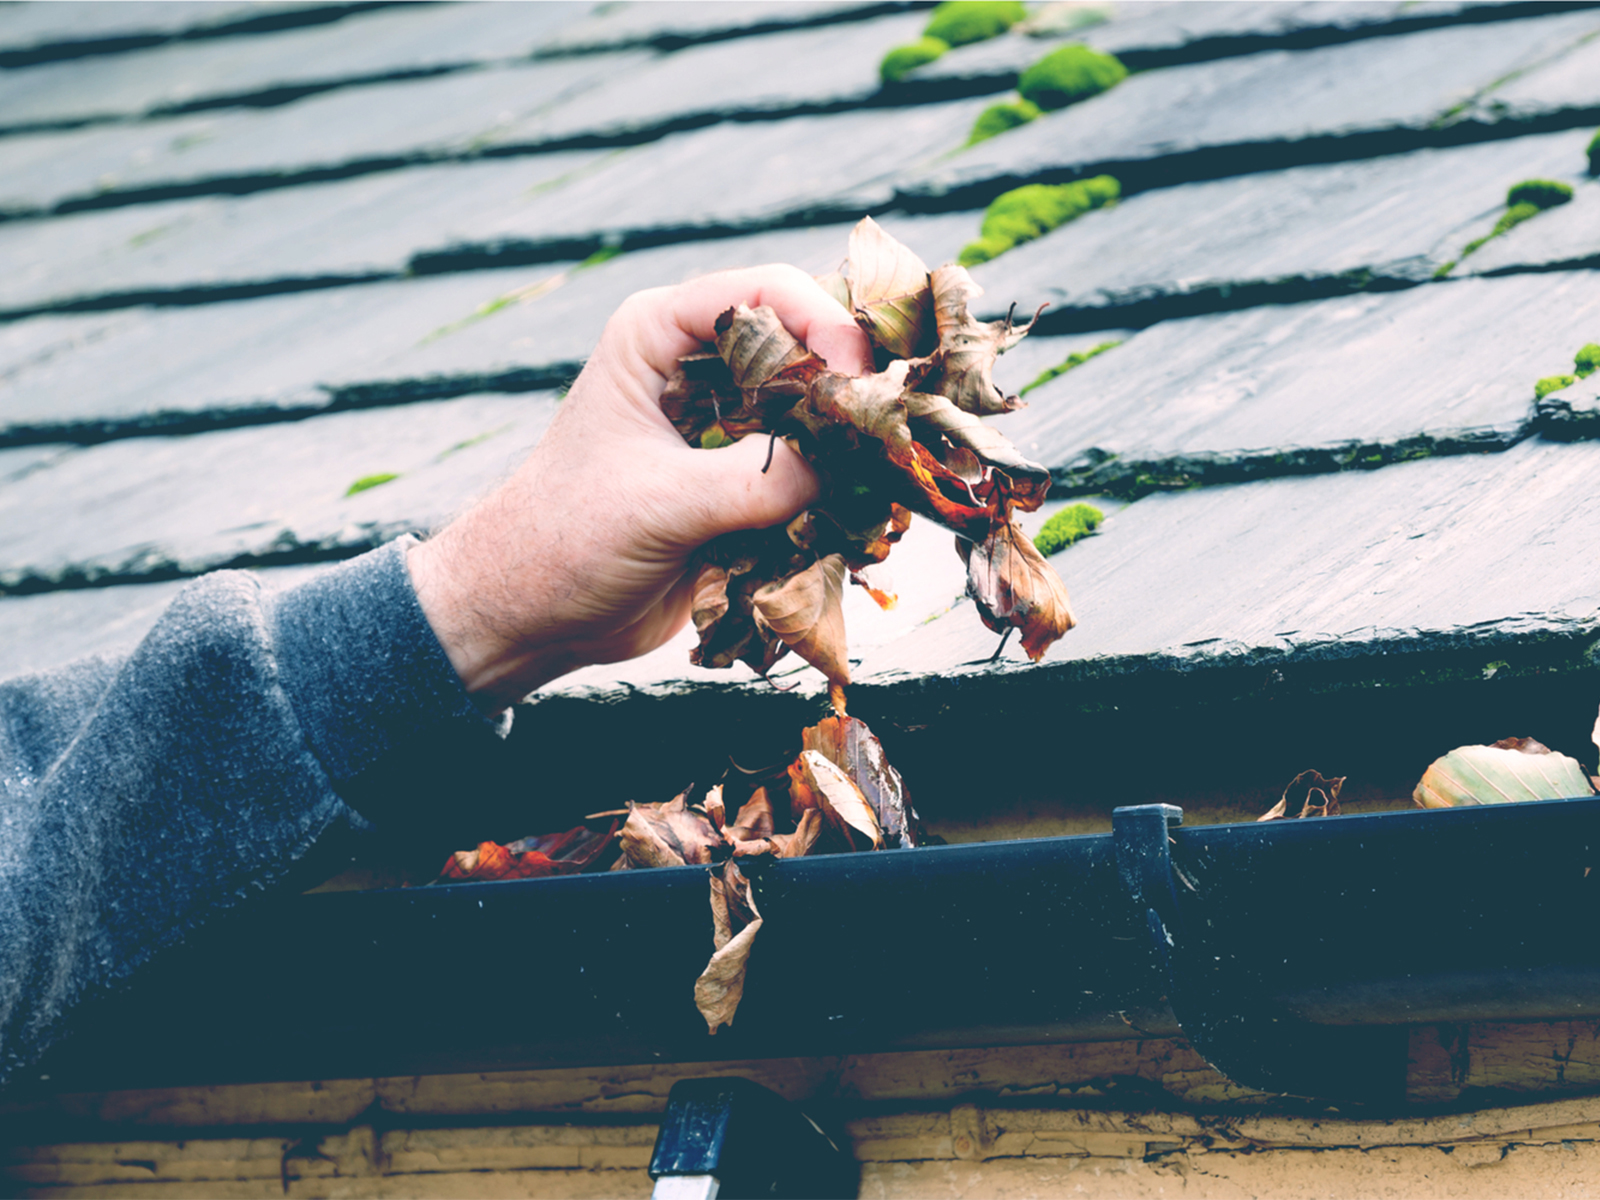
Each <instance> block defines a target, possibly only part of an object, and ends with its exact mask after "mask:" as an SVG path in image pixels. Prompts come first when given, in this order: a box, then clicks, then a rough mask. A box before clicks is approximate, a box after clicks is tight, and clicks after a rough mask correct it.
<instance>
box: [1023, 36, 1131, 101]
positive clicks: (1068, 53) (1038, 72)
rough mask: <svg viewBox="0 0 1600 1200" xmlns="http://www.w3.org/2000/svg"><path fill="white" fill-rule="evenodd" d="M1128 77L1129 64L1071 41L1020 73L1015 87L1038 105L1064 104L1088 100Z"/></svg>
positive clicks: (1025, 97) (1024, 96)
mask: <svg viewBox="0 0 1600 1200" xmlns="http://www.w3.org/2000/svg"><path fill="white" fill-rule="evenodd" d="M1127 77H1128V68H1127V67H1125V66H1123V65H1122V63H1121V62H1120V61H1119V60H1118V59H1117V58H1116V57H1114V56H1113V55H1110V54H1102V53H1100V51H1098V50H1091V49H1089V47H1087V46H1085V45H1083V44H1081V43H1079V42H1074V43H1072V44H1071V45H1070V46H1062V47H1061V48H1060V49H1059V50H1053V51H1051V52H1050V53H1049V54H1047V55H1045V56H1044V57H1043V58H1041V59H1040V60H1039V61H1038V62H1036V63H1034V64H1033V66H1031V67H1029V68H1028V69H1027V70H1026V71H1024V72H1023V73H1022V78H1021V79H1020V80H1018V81H1017V90H1018V91H1019V92H1021V93H1022V95H1023V98H1024V99H1026V100H1031V101H1033V103H1035V104H1037V105H1038V106H1039V107H1040V108H1042V109H1045V110H1046V111H1049V110H1051V109H1057V108H1065V107H1066V106H1067V105H1069V104H1073V103H1075V102H1077V101H1079V100H1087V99H1088V98H1089V97H1090V96H1094V95H1098V94H1099V93H1101V92H1103V91H1105V90H1106V89H1107V88H1111V87H1115V86H1116V85H1117V84H1119V83H1121V82H1122V81H1123V80H1124V79H1126V78H1127Z"/></svg>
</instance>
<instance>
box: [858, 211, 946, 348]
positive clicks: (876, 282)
mask: <svg viewBox="0 0 1600 1200" xmlns="http://www.w3.org/2000/svg"><path fill="white" fill-rule="evenodd" d="M850 302H851V304H852V306H853V307H854V310H855V315H856V321H857V322H858V323H859V324H860V325H861V328H862V329H864V330H865V331H866V333H867V336H868V337H870V338H871V339H872V340H873V342H875V343H876V344H877V345H879V346H882V347H883V348H884V349H885V350H887V351H888V352H889V353H890V354H891V355H893V356H894V357H895V358H910V357H912V356H913V355H915V354H916V353H917V350H918V347H919V345H920V344H921V342H922V340H923V337H924V335H925V333H926V331H927V326H928V315H929V309H930V308H931V306H932V303H933V294H932V292H931V291H930V290H929V287H928V268H927V266H926V264H924V263H923V261H922V260H921V259H920V258H918V257H917V256H916V255H915V254H913V253H912V252H911V251H910V250H908V249H907V248H906V247H905V246H903V245H901V244H900V243H899V242H897V241H896V240H895V239H894V238H892V237H890V236H889V235H888V234H887V233H885V232H884V231H883V229H882V228H881V227H880V226H879V225H878V223H877V222H876V221H874V220H873V219H872V218H871V217H862V218H861V221H860V222H859V223H858V224H857V225H856V227H855V228H854V229H852V230H851V231H850Z"/></svg>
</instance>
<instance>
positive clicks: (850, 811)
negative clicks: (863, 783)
mask: <svg viewBox="0 0 1600 1200" xmlns="http://www.w3.org/2000/svg"><path fill="white" fill-rule="evenodd" d="M789 795H790V801H791V803H792V804H797V805H802V806H803V807H804V808H816V809H820V810H821V812H822V816H823V819H824V820H826V821H827V822H828V823H829V824H830V825H833V826H834V827H835V828H836V829H839V831H840V832H841V833H843V832H844V827H846V826H848V827H849V828H850V829H854V830H855V831H856V832H858V833H860V834H861V835H862V836H863V837H865V838H866V839H867V841H868V842H870V843H871V845H872V848H873V849H874V850H881V849H882V848H883V829H882V827H881V826H880V825H879V823H878V814H877V813H876V812H874V811H873V808H872V805H871V804H870V803H869V802H868V800H867V798H866V796H864V795H863V794H862V792H861V789H860V788H859V787H857V786H856V784H855V783H854V781H852V780H851V778H850V777H849V776H848V775H846V774H845V773H844V771H843V770H841V769H840V768H839V767H837V766H835V765H834V764H833V763H832V762H830V761H829V760H828V759H827V758H826V757H825V756H824V755H822V754H821V753H819V752H818V751H816V750H802V751H800V757H798V758H797V759H795V760H794V764H793V765H792V766H791V767H790V768H789ZM847 836H848V835H847Z"/></svg>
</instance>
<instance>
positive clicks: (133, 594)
mask: <svg viewBox="0 0 1600 1200" xmlns="http://www.w3.org/2000/svg"><path fill="white" fill-rule="evenodd" d="M325 569H326V568H325V567H324V566H321V565H316V566H303V567H270V568H267V569H265V570H261V571H258V572H257V574H259V575H260V576H261V577H262V579H263V580H264V581H266V583H267V584H268V586H270V587H273V588H283V587H292V586H293V585H294V584H296V583H299V582H300V581H302V580H304V579H305V578H307V577H309V576H310V575H313V574H315V573H316V572H317V571H321V570H325ZM187 582H188V580H184V579H172V580H167V581H165V582H162V583H133V584H124V585H123V586H120V587H90V588H69V589H67V590H66V591H58V592H43V593H40V594H39V595H36V596H7V597H5V598H4V599H0V679H9V678H10V677H11V676H13V675H21V674H24V673H26V672H30V671H46V670H49V669H50V668H51V667H55V666H59V665H60V664H62V663H66V662H71V661H72V660H73V659H76V658H83V657H86V656H88V655H91V654H105V655H116V654H119V653H123V652H125V651H127V650H128V649H129V648H130V647H132V646H133V645H135V644H136V643H137V642H138V641H139V639H140V638H141V637H143V636H144V635H145V634H146V633H147V632H148V631H149V629H150V626H152V625H154V624H155V623H156V619H157V618H158V617H160V616H161V613H162V612H163V610H165V609H166V607H167V605H168V604H170V603H171V602H172V598H173V597H174V596H176V595H177V594H178V592H179V590H180V589H182V588H183V586H184V585H185V584H186V583H187Z"/></svg>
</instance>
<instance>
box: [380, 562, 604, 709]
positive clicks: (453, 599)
mask: <svg viewBox="0 0 1600 1200" xmlns="http://www.w3.org/2000/svg"><path fill="white" fill-rule="evenodd" d="M454 542H455V539H453V538H451V537H449V536H448V531H447V533H446V534H445V535H441V536H440V537H437V538H431V539H429V540H426V541H419V542H417V543H416V544H414V545H412V546H411V547H410V549H409V550H408V552H407V554H406V567H407V569H408V570H409V572H410V575H411V585H412V588H413V590H414V591H415V592H416V595H417V603H418V604H419V605H420V606H421V608H422V612H423V615H424V616H425V617H426V618H427V619H428V624H429V626H430V627H431V628H432V629H433V633H434V636H435V637H436V638H438V640H439V645H440V646H441V647H442V648H443V649H444V652H445V656H446V657H447V658H448V659H449V660H450V665H451V667H452V668H454V670H455V672H456V675H457V677H458V678H459V679H460V680H461V685H462V687H464V688H465V689H466V691H467V694H468V695H469V696H471V697H472V698H473V700H474V701H475V702H476V703H477V704H478V705H479V706H480V707H481V708H482V709H483V710H484V711H485V712H487V713H491V714H492V713H495V712H498V711H500V710H501V709H504V708H506V707H508V706H510V705H512V704H515V703H516V702H517V701H518V700H521V699H522V698H523V697H524V696H526V695H527V694H528V693H529V692H532V691H533V690H534V689H535V688H537V687H539V686H540V685H541V684H544V683H548V682H549V681H550V680H552V679H555V678H556V677H557V676H560V675H564V674H565V673H566V672H568V671H570V670H573V669H574V668H575V667H577V666H581V665H582V664H581V663H578V662H567V661H565V659H566V658H568V657H570V655H569V654H567V653H565V652H564V648H563V646H562V645H561V643H559V642H557V641H554V640H551V639H539V638H537V637H528V636H525V635H520V636H519V633H518V631H516V630H513V629H510V628H508V627H507V625H506V623H505V622H504V620H503V619H497V617H496V614H504V613H506V612H509V611H512V610H510V609H508V608H507V606H506V605H504V604H502V603H500V602H499V601H498V600H497V598H496V597H495V596H494V594H493V589H494V588H495V586H496V584H495V583H494V582H493V581H491V580H487V579H480V578H478V574H479V573H478V572H476V571H475V570H474V569H473V566H472V564H471V562H470V561H468V560H467V559H466V558H465V557H464V555H463V554H461V553H459V552H458V548H457V547H456V545H455V544H454Z"/></svg>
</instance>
